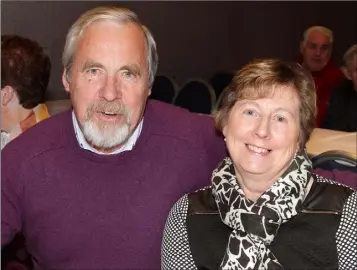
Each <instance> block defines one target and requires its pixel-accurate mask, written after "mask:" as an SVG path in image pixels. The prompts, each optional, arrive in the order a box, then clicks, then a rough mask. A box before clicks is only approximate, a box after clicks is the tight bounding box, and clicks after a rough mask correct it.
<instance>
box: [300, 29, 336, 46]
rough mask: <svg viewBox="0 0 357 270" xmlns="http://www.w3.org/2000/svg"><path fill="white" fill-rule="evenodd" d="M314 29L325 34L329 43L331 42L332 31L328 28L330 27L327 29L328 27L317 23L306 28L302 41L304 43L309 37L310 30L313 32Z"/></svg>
mask: <svg viewBox="0 0 357 270" xmlns="http://www.w3.org/2000/svg"><path fill="white" fill-rule="evenodd" d="M314 31H317V32H320V33H321V34H323V35H325V36H326V37H327V38H328V40H329V42H330V44H332V43H333V32H332V30H330V29H328V28H326V27H324V26H318V25H316V26H311V27H309V28H308V29H306V30H305V32H304V35H303V37H304V43H306V41H307V40H308V39H309V36H310V34H311V33H312V32H314Z"/></svg>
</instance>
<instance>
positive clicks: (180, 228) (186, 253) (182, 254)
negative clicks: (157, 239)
mask: <svg viewBox="0 0 357 270" xmlns="http://www.w3.org/2000/svg"><path fill="white" fill-rule="evenodd" d="M187 210H188V198H187V195H185V196H183V197H182V198H181V199H179V200H178V201H177V202H176V204H175V205H174V206H173V207H172V209H171V211H170V213H169V216H168V218H167V221H166V225H165V230H164V237H163V240H162V250H161V269H165V270H166V269H175V270H179V269H185V270H186V269H187V270H196V269H197V268H196V266H195V263H194V261H193V258H192V255H191V251H190V245H189V241H188V234H187V228H186V216H187Z"/></svg>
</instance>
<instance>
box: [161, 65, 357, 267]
mask: <svg viewBox="0 0 357 270" xmlns="http://www.w3.org/2000/svg"><path fill="white" fill-rule="evenodd" d="M228 91H229V93H228V94H227V95H226V96H225V100H224V103H223V106H222V107H221V109H220V110H219V111H218V113H217V115H216V124H217V127H218V128H219V129H220V130H221V131H222V132H223V134H224V136H225V141H226V144H227V148H228V150H229V154H230V157H227V158H225V159H224V160H223V161H222V163H221V164H220V165H219V166H218V168H217V169H216V170H215V171H214V172H213V175H212V185H211V186H209V187H206V188H204V189H202V190H198V191H196V192H194V193H191V194H188V195H185V196H184V197H182V198H181V199H180V200H179V201H178V202H177V203H176V204H175V205H174V206H173V208H172V210H171V212H170V214H169V217H168V220H167V223H166V227H165V232H164V239H163V246H162V248H163V249H162V268H163V269H219V268H220V269H327V268H332V269H333V268H340V269H355V268H356V267H357V248H356V244H357V225H356V224H357V192H355V191H353V190H352V189H350V188H347V187H345V186H343V185H340V184H337V183H335V182H333V181H330V180H328V179H324V178H322V177H320V176H318V175H315V174H313V173H312V166H311V162H310V160H309V158H308V157H307V155H306V152H305V144H306V141H307V140H308V139H309V136H310V134H311V131H312V129H313V128H314V124H315V116H316V92H315V88H314V83H313V80H312V78H311V77H310V75H307V73H306V72H305V71H304V70H303V68H302V67H301V66H299V65H297V64H289V63H284V62H281V61H278V60H261V61H255V62H253V63H251V64H248V65H247V66H245V67H244V68H243V69H242V70H240V71H239V72H238V74H237V75H236V76H235V78H234V79H233V81H232V83H231V84H230V86H229V90H228Z"/></svg>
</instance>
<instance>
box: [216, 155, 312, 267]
mask: <svg viewBox="0 0 357 270" xmlns="http://www.w3.org/2000/svg"><path fill="white" fill-rule="evenodd" d="M311 174H312V165H311V161H310V160H309V159H308V157H307V154H306V152H305V151H302V152H300V153H297V154H296V155H295V157H294V158H293V160H292V161H291V163H290V165H289V167H288V168H287V169H286V170H285V172H284V173H283V174H282V175H281V176H280V178H278V180H277V181H276V182H275V183H274V184H273V185H272V186H271V187H270V188H269V189H268V190H266V191H265V192H264V193H263V194H262V195H261V196H260V197H259V198H258V199H257V201H255V202H253V201H251V200H249V199H247V198H246V197H245V195H244V192H243V190H242V189H241V188H240V186H239V184H238V182H237V178H236V175H235V170H234V166H233V162H232V160H231V159H230V158H225V159H224V160H223V161H222V162H221V164H220V165H219V167H218V168H217V169H216V170H214V172H213V175H212V193H213V196H214V198H215V201H216V204H217V207H218V210H219V213H220V217H221V219H222V221H223V223H225V224H226V225H227V226H229V227H231V228H232V229H233V231H232V233H231V235H230V237H229V240H228V244H227V247H226V252H225V255H224V258H223V261H222V263H221V266H220V269H225V270H226V269H229V270H233V269H266V270H271V269H283V268H282V266H281V264H280V263H279V262H278V260H277V259H276V257H275V256H274V254H273V253H272V252H271V251H270V250H269V247H268V246H269V244H270V243H271V242H272V241H273V240H274V237H275V235H276V233H277V232H278V229H279V227H280V225H281V224H283V223H285V222H287V221H288V220H289V219H291V218H292V217H293V216H295V215H296V214H297V213H298V209H299V206H300V205H301V203H302V201H303V199H304V197H305V193H306V186H307V183H308V181H309V179H310V177H311Z"/></svg>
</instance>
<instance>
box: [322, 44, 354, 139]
mask: <svg viewBox="0 0 357 270" xmlns="http://www.w3.org/2000/svg"><path fill="white" fill-rule="evenodd" d="M343 62H344V66H343V67H342V71H343V73H344V75H345V77H346V78H345V79H344V80H343V81H342V82H341V84H340V85H339V86H338V87H337V89H336V90H335V91H333V93H332V97H331V100H330V102H329V106H328V109H327V113H326V116H325V121H324V123H323V125H322V128H326V129H333V130H341V131H347V132H356V131H357V44H354V45H352V46H351V47H350V48H349V49H348V50H347V52H346V53H345V55H344V57H343Z"/></svg>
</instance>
